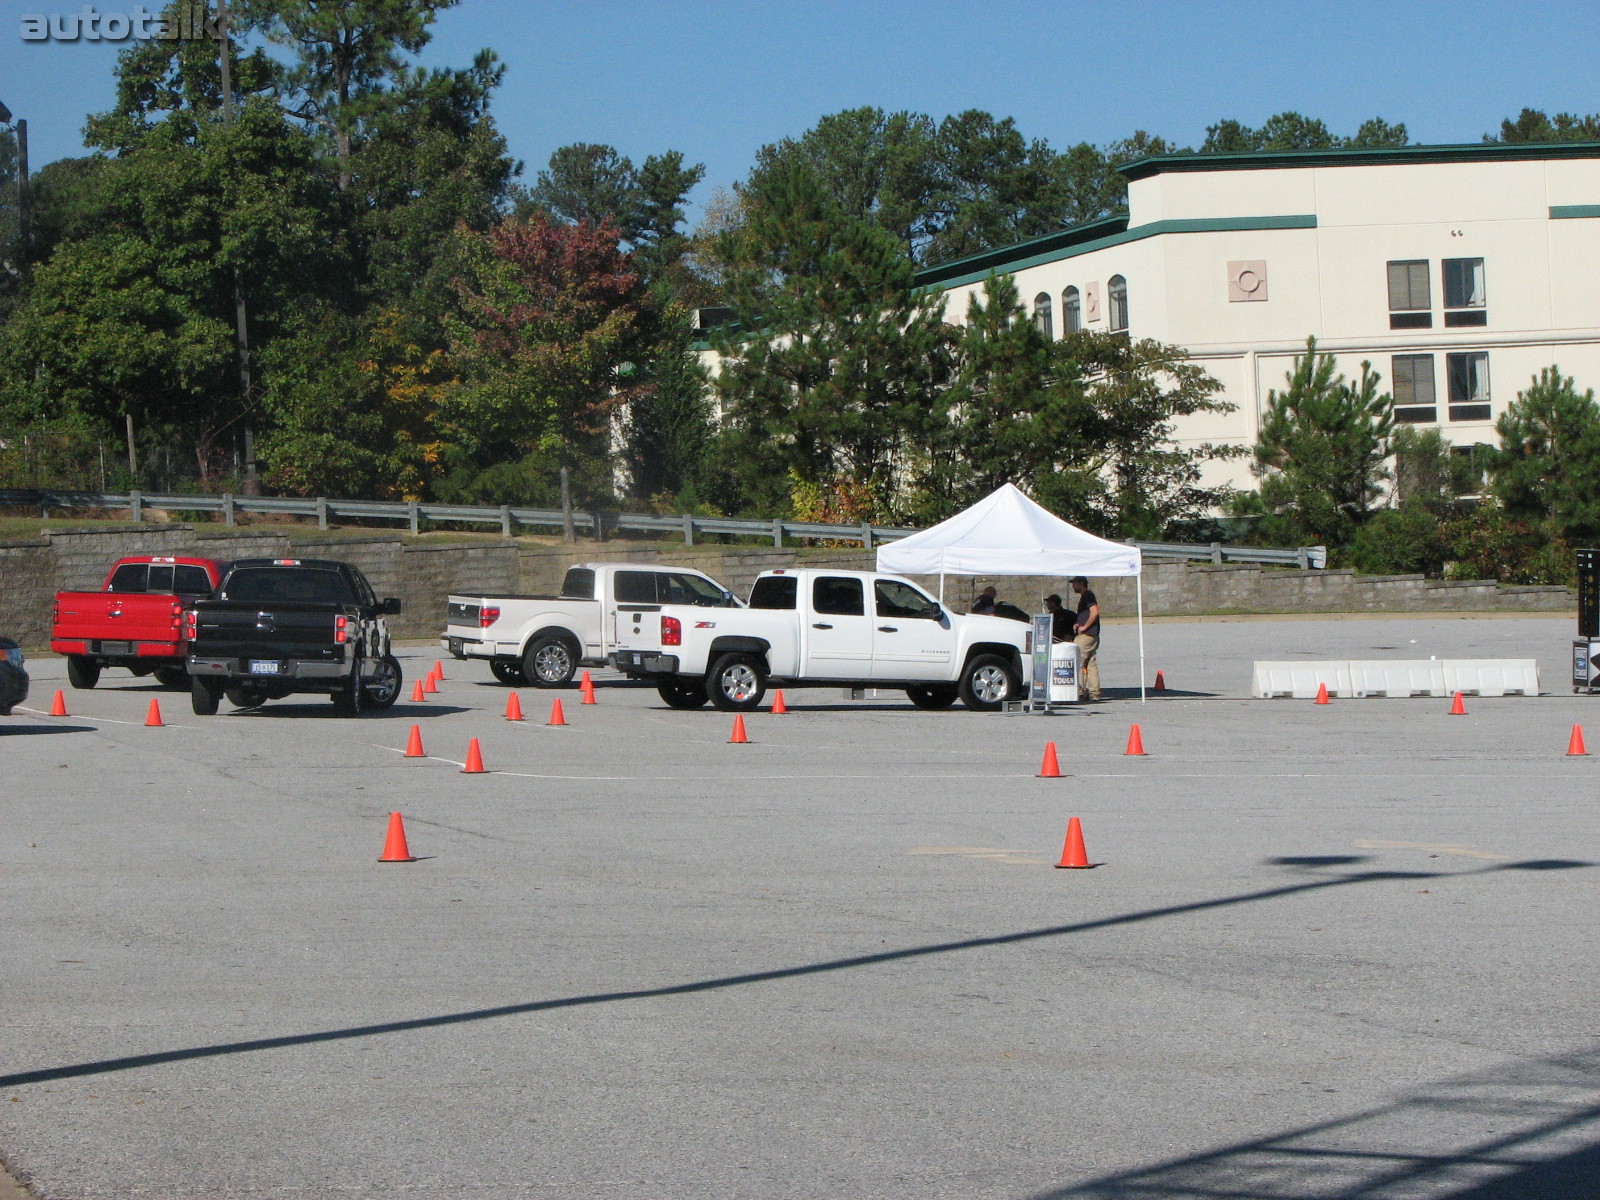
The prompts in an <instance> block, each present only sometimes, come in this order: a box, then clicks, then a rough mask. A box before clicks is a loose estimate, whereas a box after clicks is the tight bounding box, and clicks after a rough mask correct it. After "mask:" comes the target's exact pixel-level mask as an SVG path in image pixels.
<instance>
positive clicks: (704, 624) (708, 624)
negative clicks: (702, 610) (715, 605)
mask: <svg viewBox="0 0 1600 1200" xmlns="http://www.w3.org/2000/svg"><path fill="white" fill-rule="evenodd" d="M694 627H695V628H696V629H715V628H716V627H717V623H716V622H715V621H696V622H695V623H694Z"/></svg>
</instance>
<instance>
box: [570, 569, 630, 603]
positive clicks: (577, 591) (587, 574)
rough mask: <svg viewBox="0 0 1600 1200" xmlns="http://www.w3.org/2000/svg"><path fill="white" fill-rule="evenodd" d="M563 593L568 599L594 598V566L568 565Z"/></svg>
mask: <svg viewBox="0 0 1600 1200" xmlns="http://www.w3.org/2000/svg"><path fill="white" fill-rule="evenodd" d="M561 595H562V596H563V597H564V598H565V599H568V600H593V599H594V568H592V567H568V568H567V577H566V579H564V580H562V582H561ZM618 599H619V600H620V599H621V597H620V596H619V597H618Z"/></svg>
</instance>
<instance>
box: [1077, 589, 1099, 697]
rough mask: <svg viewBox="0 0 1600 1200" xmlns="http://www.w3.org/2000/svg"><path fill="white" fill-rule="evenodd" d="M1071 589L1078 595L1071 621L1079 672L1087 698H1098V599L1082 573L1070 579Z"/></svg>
mask: <svg viewBox="0 0 1600 1200" xmlns="http://www.w3.org/2000/svg"><path fill="white" fill-rule="evenodd" d="M1072 590H1073V591H1074V592H1076V593H1077V596H1078V619H1077V620H1076V621H1074V622H1073V627H1072V632H1073V638H1072V640H1073V642H1074V643H1076V644H1077V647H1078V657H1079V662H1080V663H1081V667H1080V672H1081V678H1082V679H1083V688H1084V691H1085V692H1086V693H1087V698H1088V699H1089V700H1090V701H1092V702H1098V701H1099V699H1100V664H1099V663H1097V662H1095V653H1096V651H1098V650H1099V649H1100V601H1099V600H1098V599H1097V598H1096V597H1095V594H1094V593H1093V592H1091V591H1090V590H1089V581H1088V580H1087V579H1085V578H1084V577H1083V576H1082V575H1077V576H1074V577H1073V579H1072Z"/></svg>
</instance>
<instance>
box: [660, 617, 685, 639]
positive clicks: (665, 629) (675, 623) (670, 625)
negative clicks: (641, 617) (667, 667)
mask: <svg viewBox="0 0 1600 1200" xmlns="http://www.w3.org/2000/svg"><path fill="white" fill-rule="evenodd" d="M661 644H662V645H663V646H681V645H683V622H682V621H680V620H678V618H677V617H662V618H661Z"/></svg>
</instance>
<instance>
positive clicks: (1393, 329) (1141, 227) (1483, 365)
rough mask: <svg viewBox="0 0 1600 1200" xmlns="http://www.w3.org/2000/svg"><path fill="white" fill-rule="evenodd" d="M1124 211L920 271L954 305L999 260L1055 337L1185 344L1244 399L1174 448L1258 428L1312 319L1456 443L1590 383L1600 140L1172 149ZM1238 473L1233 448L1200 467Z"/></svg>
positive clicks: (1482, 436)
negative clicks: (1522, 403) (1546, 372)
mask: <svg viewBox="0 0 1600 1200" xmlns="http://www.w3.org/2000/svg"><path fill="white" fill-rule="evenodd" d="M1123 174H1124V175H1126V176H1127V178H1128V214H1127V216H1126V217H1112V218H1108V219H1106V220H1103V221H1096V222H1093V223H1091V224H1088V225H1082V226H1078V227H1076V228H1072V229H1066V230H1063V231H1061V232H1059V233H1054V234H1050V235H1048V236H1046V237H1041V238H1035V239H1033V240H1031V241H1028V242H1023V243H1020V244H1018V245H1015V246H1007V247H1004V248H1002V249H999V250H994V251H990V252H988V253H985V254H980V255H974V256H973V257H971V258H966V259H961V260H958V261H955V262H949V263H943V264H940V265H938V266H936V267H931V268H928V269H926V270H924V271H922V272H921V273H920V274H919V276H918V282H919V283H920V284H922V285H923V286H936V287H940V288H943V289H945V290H946V292H947V295H948V308H947V313H948V316H949V319H950V320H951V321H952V322H959V321H962V320H964V318H965V316H966V312H967V304H968V298H969V296H970V295H971V294H972V293H973V292H975V291H980V290H981V289H982V287H983V281H984V279H985V278H986V277H987V276H988V275H989V273H990V272H991V271H994V272H999V273H1002V274H1009V275H1011V276H1013V277H1014V278H1015V280H1016V283H1017V287H1018V291H1019V293H1020V295H1021V298H1022V300H1023V302H1024V304H1026V305H1027V306H1028V307H1029V308H1030V309H1031V310H1032V311H1034V312H1035V314H1036V319H1037V320H1038V321H1039V322H1040V323H1041V324H1042V325H1043V326H1044V327H1045V328H1047V329H1048V330H1049V331H1050V332H1051V333H1052V335H1053V336H1056V337H1059V336H1061V334H1062V332H1063V331H1065V330H1072V329H1076V328H1080V327H1081V328H1088V329H1097V330H1105V331H1118V330H1126V331H1127V332H1128V333H1129V334H1130V335H1131V336H1133V337H1136V338H1155V339H1157V340H1159V341H1163V342H1170V343H1174V344H1176V345H1179V346H1183V347H1185V348H1186V350H1187V352H1188V354H1189V356H1190V358H1191V359H1192V360H1193V361H1195V362H1197V363H1199V364H1200V365H1202V366H1204V367H1205V368H1206V370H1208V371H1209V372H1210V373H1211V374H1212V375H1214V376H1215V377H1216V378H1217V379H1218V380H1220V381H1221V383H1222V384H1223V387H1224V396H1225V398H1226V399H1227V400H1229V401H1231V402H1232V403H1233V404H1235V405H1237V406H1238V407H1237V409H1236V410H1235V411H1234V412H1232V413H1229V414H1225V415H1201V416H1197V417H1193V418H1189V419H1187V420H1186V421H1185V422H1184V423H1183V424H1181V425H1180V426H1179V428H1178V430H1177V436H1178V440H1179V442H1180V443H1181V444H1186V445H1194V444H1197V443H1200V442H1234V443H1240V444H1244V445H1249V444H1251V443H1252V442H1253V441H1254V440H1255V434H1256V429H1257V427H1258V424H1259V421H1260V416H1261V413H1262V411H1263V409H1264V408H1265V405H1266V401H1267V393H1268V392H1269V391H1270V390H1272V389H1274V388H1278V389H1281V388H1282V387H1283V385H1284V376H1285V374H1286V373H1287V372H1288V370H1289V369H1290V367H1291V366H1292V361H1293V357H1294V355H1295V353H1296V352H1298V351H1303V350H1304V347H1305V340H1306V338H1307V337H1308V336H1311V335H1315V337H1316V339H1317V343H1318V346H1319V347H1320V348H1321V349H1324V350H1327V351H1330V352H1333V353H1335V354H1336V355H1337V356H1338V359H1339V368H1340V370H1342V371H1343V372H1344V373H1345V374H1346V375H1347V376H1351V377H1354V376H1356V375H1358V374H1359V373H1360V369H1361V362H1362V361H1363V360H1367V361H1370V362H1371V363H1372V365H1373V367H1374V368H1375V369H1376V370H1377V371H1378V372H1379V373H1380V374H1381V375H1382V377H1383V382H1382V387H1383V390H1385V391H1389V392H1392V393H1393V395H1394V402H1395V413H1396V416H1397V418H1398V419H1399V420H1401V421H1405V422H1410V423H1412V424H1416V425H1420V426H1424V427H1428V428H1438V429H1441V430H1442V431H1443V432H1444V434H1445V436H1446V437H1447V438H1448V439H1449V440H1450V441H1452V442H1454V443H1455V444H1456V445H1457V446H1462V447H1464V446H1470V445H1471V444H1473V443H1476V442H1493V441H1494V440H1495V435H1494V421H1495V418H1497V417H1498V416H1499V415H1500V414H1501V413H1502V412H1504V411H1505V408H1506V405H1507V404H1508V403H1510V402H1511V401H1512V400H1514V399H1515V398H1516V395H1517V393H1518V392H1519V391H1521V390H1522V389H1524V388H1526V387H1527V385H1528V382H1529V380H1530V379H1531V378H1532V377H1533V376H1534V375H1535V374H1537V373H1538V372H1539V370H1540V369H1541V368H1543V367H1547V366H1550V365H1551V364H1557V365H1559V366H1560V368H1561V370H1562V371H1563V372H1564V373H1566V374H1568V375H1573V376H1575V377H1576V378H1577V381H1578V385H1579V387H1580V388H1587V387H1591V386H1594V387H1597V388H1600V144H1595V143H1557V144H1539V145H1474V146H1413V147H1405V148H1403V149H1393V150H1332V151H1287V152H1265V153H1255V154H1236V155H1219V154H1206V155H1198V154H1196V155H1176V156H1170V157H1165V158H1151V159H1145V160H1143V161H1140V162H1136V163H1132V164H1130V165H1128V166H1127V167H1124V168H1123ZM1223 480H1231V481H1232V482H1234V483H1236V484H1238V485H1240V486H1246V487H1248V486H1252V481H1251V477H1250V475H1249V469H1248V466H1247V465H1246V464H1245V460H1238V461H1236V462H1233V463H1223V464H1215V465H1214V466H1213V469H1212V477H1211V479H1210V480H1209V481H1210V482H1221V481H1223Z"/></svg>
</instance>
